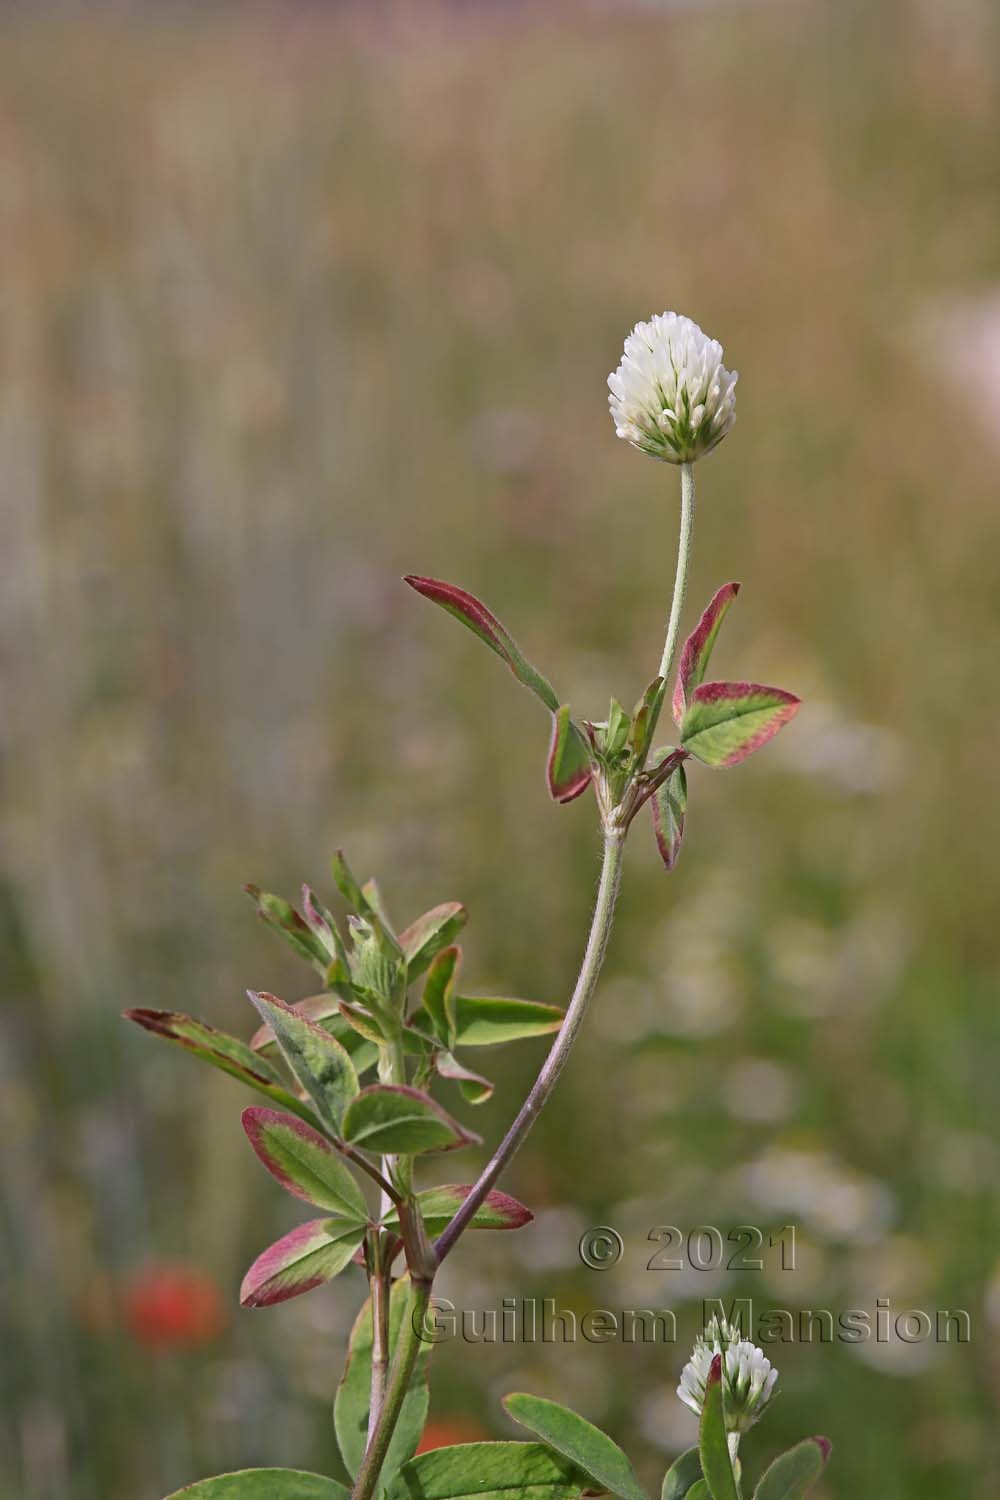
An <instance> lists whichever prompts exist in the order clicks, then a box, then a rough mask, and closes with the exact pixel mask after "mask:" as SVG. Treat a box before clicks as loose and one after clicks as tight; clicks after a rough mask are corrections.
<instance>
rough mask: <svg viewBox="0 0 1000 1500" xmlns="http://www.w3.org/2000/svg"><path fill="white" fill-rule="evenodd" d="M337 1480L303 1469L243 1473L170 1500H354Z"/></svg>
mask: <svg viewBox="0 0 1000 1500" xmlns="http://www.w3.org/2000/svg"><path fill="white" fill-rule="evenodd" d="M350 1493H351V1492H350V1490H348V1489H347V1488H346V1487H345V1486H344V1485H342V1484H338V1483H337V1481H336V1480H335V1479H325V1478H324V1477H323V1475H321V1474H306V1473H304V1472H303V1471H302V1470H301V1469H241V1470H240V1471H239V1473H237V1474H217V1475H216V1477H215V1478H214V1479H199V1480H198V1482H197V1484H188V1485H185V1486H184V1488H183V1489H182V1490H175V1491H174V1493H173V1494H172V1495H168V1496H167V1500H350Z"/></svg>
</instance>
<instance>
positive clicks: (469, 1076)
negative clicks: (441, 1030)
mask: <svg viewBox="0 0 1000 1500" xmlns="http://www.w3.org/2000/svg"><path fill="white" fill-rule="evenodd" d="M434 1066H435V1067H436V1068H437V1071H438V1072H439V1073H440V1075H441V1077H442V1078H448V1079H450V1080H451V1082H452V1083H457V1084H458V1087H459V1089H460V1091H461V1094H462V1098H463V1099H464V1100H465V1102H466V1104H485V1103H486V1101H487V1099H491V1098H492V1097H493V1088H494V1085H493V1084H492V1083H491V1082H490V1080H489V1079H488V1078H484V1077H483V1075H482V1074H481V1073H473V1072H472V1071H471V1070H470V1069H469V1068H465V1067H463V1066H462V1064H461V1063H460V1062H459V1061H458V1059H457V1058H456V1057H453V1056H452V1054H451V1053H450V1052H437V1053H435V1056H434Z"/></svg>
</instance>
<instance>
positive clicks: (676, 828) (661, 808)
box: [649, 751, 687, 870]
mask: <svg viewBox="0 0 1000 1500" xmlns="http://www.w3.org/2000/svg"><path fill="white" fill-rule="evenodd" d="M671 753H672V752H670V751H668V752H667V754H671ZM649 800H650V805H651V807H652V810H653V831H654V833H655V834H656V847H657V848H658V849H659V851H660V858H661V859H662V860H663V863H664V865H665V866H666V868H667V869H668V870H672V869H673V868H674V866H675V865H676V863H677V859H678V856H679V855H680V852H681V843H682V841H683V838H684V822H685V818H686V816H687V776H686V774H685V771H684V766H683V764H681V765H679V766H676V767H675V768H674V770H673V771H671V773H670V775H669V776H668V777H667V779H666V780H665V781H664V782H663V783H662V784H661V785H660V786H658V787H657V788H656V791H655V792H654V793H653V795H652V797H651V798H650V799H649Z"/></svg>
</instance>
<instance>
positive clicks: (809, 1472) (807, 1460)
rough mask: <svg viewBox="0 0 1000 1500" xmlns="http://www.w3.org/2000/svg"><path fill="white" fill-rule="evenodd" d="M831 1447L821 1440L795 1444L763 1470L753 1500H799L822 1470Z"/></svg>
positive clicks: (825, 1439)
mask: <svg viewBox="0 0 1000 1500" xmlns="http://www.w3.org/2000/svg"><path fill="white" fill-rule="evenodd" d="M832 1446H833V1445H832V1444H831V1442H830V1439H829V1438H825V1437H811V1438H806V1439H805V1440H804V1441H803V1442H801V1443H796V1445H795V1447H794V1448H789V1450H788V1452H787V1453H782V1455H781V1457H780V1458H776V1459H775V1460H774V1463H773V1464H771V1466H770V1468H769V1469H767V1470H765V1472H764V1474H763V1476H762V1477H761V1480H760V1483H759V1484H758V1486H757V1488H756V1489H755V1490H754V1492H753V1500H801V1497H802V1496H803V1495H805V1494H807V1493H808V1492H809V1490H810V1489H812V1486H813V1485H814V1484H815V1482H816V1480H817V1479H818V1478H819V1477H820V1475H821V1474H822V1472H823V1470H824V1469H825V1468H826V1464H827V1460H828V1459H829V1457H830V1449H831V1447H832Z"/></svg>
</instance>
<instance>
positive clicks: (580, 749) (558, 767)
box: [547, 704, 590, 802]
mask: <svg viewBox="0 0 1000 1500" xmlns="http://www.w3.org/2000/svg"><path fill="white" fill-rule="evenodd" d="M547 770H548V780H549V792H550V794H551V796H552V798H553V800H554V801H556V802H572V801H573V799H574V797H579V796H580V793H581V792H585V791H586V790H587V787H588V786H589V785H590V751H589V750H588V748H587V742H586V740H585V739H584V737H583V735H582V734H581V733H580V731H579V729H577V727H576V725H575V724H574V723H573V720H572V719H571V718H570V714H569V708H568V707H567V705H566V704H563V706H562V708H560V709H559V710H558V711H557V712H556V713H554V714H553V715H552V741H551V744H550V745H549V761H548V768H547Z"/></svg>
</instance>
